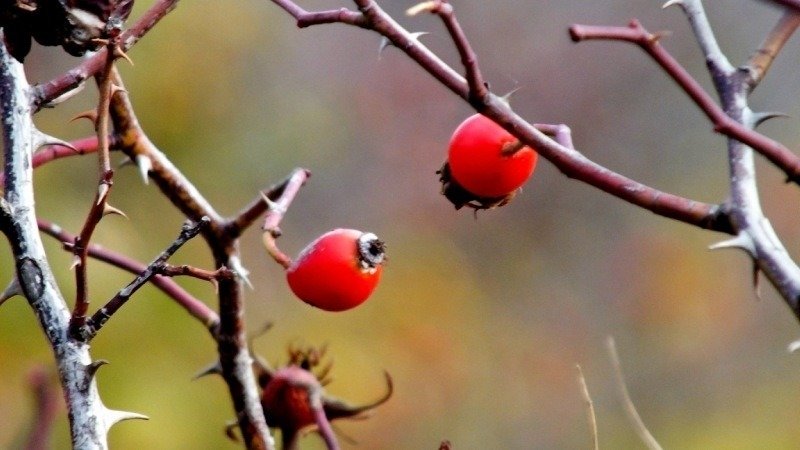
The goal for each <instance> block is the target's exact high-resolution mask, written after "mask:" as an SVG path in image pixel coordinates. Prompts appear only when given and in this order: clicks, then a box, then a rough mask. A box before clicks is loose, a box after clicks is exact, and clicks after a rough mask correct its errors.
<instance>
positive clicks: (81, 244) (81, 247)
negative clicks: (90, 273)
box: [69, 170, 113, 337]
mask: <svg viewBox="0 0 800 450" xmlns="http://www.w3.org/2000/svg"><path fill="white" fill-rule="evenodd" d="M112 176H113V171H111V170H109V171H108V172H106V173H105V174H103V178H101V180H100V183H99V184H98V190H97V193H96V194H95V199H94V201H93V202H92V206H91V207H90V208H89V213H88V214H87V215H86V221H85V222H84V224H83V228H82V229H81V232H80V234H79V235H78V236H77V237H76V238H75V244H74V247H73V253H74V255H75V263H74V268H75V308H74V309H73V310H72V318H71V319H70V327H69V328H70V330H69V331H70V334H71V335H72V336H73V337H78V336H79V333H80V331H81V330H82V329H83V326H84V325H85V324H86V313H87V312H88V310H89V282H88V279H87V270H86V262H87V258H88V256H89V250H88V247H89V242H90V241H91V238H92V234H94V230H95V229H96V228H97V224H99V223H100V220H101V219H102V218H103V215H104V214H105V205H106V199H107V198H108V193H109V186H111V177H112Z"/></svg>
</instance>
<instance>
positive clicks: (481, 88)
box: [408, 0, 489, 111]
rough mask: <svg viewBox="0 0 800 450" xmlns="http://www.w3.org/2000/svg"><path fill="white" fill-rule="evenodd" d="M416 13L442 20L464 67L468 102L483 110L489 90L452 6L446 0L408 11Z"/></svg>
mask: <svg viewBox="0 0 800 450" xmlns="http://www.w3.org/2000/svg"><path fill="white" fill-rule="evenodd" d="M417 11H428V12H430V13H432V14H436V15H437V16H439V18H441V19H442V22H443V23H444V26H445V28H447V32H448V33H449V34H450V37H451V38H452V40H453V44H454V45H455V46H456V50H457V51H458V55H459V56H460V57H461V64H462V65H463V66H464V71H465V78H466V79H467V85H468V86H469V99H470V100H469V101H470V103H471V104H472V106H474V107H475V108H476V109H477V110H478V111H480V110H481V109H482V108H483V105H484V102H485V101H486V96H487V95H488V94H489V89H488V88H487V87H486V82H485V81H484V80H483V75H482V74H481V70H480V67H479V66H478V56H477V55H476V54H475V52H474V51H473V50H472V46H471V45H470V43H469V39H467V35H466V34H465V33H464V30H463V29H462V28H461V24H460V23H459V22H458V20H456V16H455V14H454V13H453V6H452V5H450V4H449V3H447V0H432V1H427V2H423V3H420V4H419V5H417V7H416V8H411V9H409V11H408V12H409V14H411V15H413V14H415V13H416V12H417Z"/></svg>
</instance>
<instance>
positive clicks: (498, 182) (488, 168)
mask: <svg viewBox="0 0 800 450" xmlns="http://www.w3.org/2000/svg"><path fill="white" fill-rule="evenodd" d="M517 142H518V140H517V138H515V137H514V136H512V135H511V133H509V132H508V131H506V130H504V129H503V128H502V127H501V126H500V125H497V124H496V123H494V122H493V121H492V120H491V119H489V118H488V117H486V116H483V115H481V114H475V115H473V116H470V117H468V118H467V119H466V120H465V121H464V122H462V123H461V125H459V126H458V128H456V131H455V132H454V133H453V136H452V137H451V138H450V146H449V148H448V154H447V161H448V163H449V165H450V174H451V176H452V177H453V179H454V180H455V181H456V182H457V183H458V184H459V185H460V186H461V187H463V188H464V189H465V190H467V191H468V192H470V193H472V194H474V195H475V196H477V197H486V198H494V197H504V196H507V195H509V194H512V193H514V192H515V191H516V190H517V189H519V188H520V187H521V186H522V185H523V184H525V182H526V181H527V180H528V178H530V176H531V174H533V169H534V168H535V167H536V160H537V158H538V155H537V153H536V152H535V151H534V150H533V149H532V148H530V147H523V148H522V149H520V150H518V151H516V152H514V153H511V154H505V155H504V154H503V149H504V148H508V147H509V146H512V145H514V144H515V143H517Z"/></svg>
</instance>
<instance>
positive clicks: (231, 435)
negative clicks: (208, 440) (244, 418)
mask: <svg viewBox="0 0 800 450" xmlns="http://www.w3.org/2000/svg"><path fill="white" fill-rule="evenodd" d="M237 429H239V423H238V422H236V421H235V420H233V421H230V422H228V423H226V424H225V436H228V439H230V440H232V441H233V442H239V436H236V430H237Z"/></svg>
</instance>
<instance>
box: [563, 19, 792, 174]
mask: <svg viewBox="0 0 800 450" xmlns="http://www.w3.org/2000/svg"><path fill="white" fill-rule="evenodd" d="M569 31H570V36H572V40H574V41H575V42H581V41H584V40H590V39H603V40H617V41H624V42H630V43H633V44H636V45H638V46H639V47H641V48H642V49H643V50H644V51H645V52H646V53H647V54H648V55H650V57H652V58H653V60H654V61H656V63H658V65H659V66H661V68H662V69H663V70H664V72H666V73H667V74H668V75H669V76H670V77H671V78H672V79H673V80H674V81H675V82H676V83H678V85H679V86H680V87H681V89H683V91H684V92H686V94H687V95H688V96H689V97H691V99H692V100H693V101H694V102H695V103H696V104H697V106H698V107H700V110H702V111H703V113H705V115H706V117H708V119H709V120H710V121H711V123H712V124H713V125H714V131H716V132H718V133H722V134H724V135H726V136H728V137H729V138H732V139H736V140H738V141H740V142H742V143H744V144H747V145H749V146H751V147H752V148H754V149H755V150H756V151H758V152H759V153H761V154H762V155H764V157H766V158H767V159H768V160H770V162H772V163H773V164H774V165H775V166H776V167H778V168H779V169H781V170H782V171H783V172H784V173H785V174H786V177H787V180H788V181H791V182H793V183H798V184H800V157H798V156H797V155H795V154H794V153H793V152H792V151H791V150H789V149H788V148H786V147H785V146H784V145H783V144H781V143H780V142H777V141H775V140H773V139H770V138H768V137H767V136H764V135H763V134H761V133H757V132H755V131H753V129H752V127H748V126H747V125H746V124H742V123H739V122H737V121H736V120H735V119H734V118H732V117H731V116H730V115H728V114H726V112H725V110H724V109H723V108H721V107H720V106H719V105H717V103H716V102H715V101H714V99H713V98H711V96H710V95H709V94H708V93H707V92H706V91H705V90H704V89H703V87H702V86H701V85H700V83H698V82H697V80H695V79H694V78H693V77H692V76H691V75H690V74H689V72H687V71H686V69H684V68H683V66H681V65H680V63H678V61H676V60H675V58H673V57H672V55H670V54H669V53H668V52H667V51H666V50H664V48H663V47H662V46H661V44H659V43H658V41H659V39H660V38H661V36H660V35H658V34H652V33H650V32H648V31H647V30H646V29H645V28H644V27H643V26H642V25H641V24H640V23H639V22H638V21H637V20H633V21H631V23H630V24H629V25H628V27H606V26H587V25H573V26H571V27H570V29H569Z"/></svg>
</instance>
